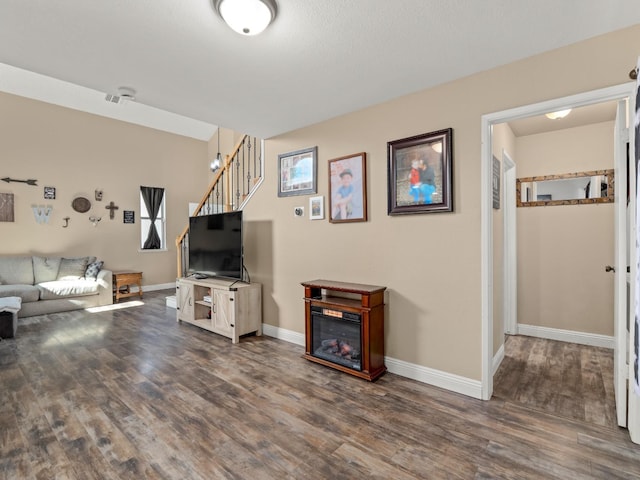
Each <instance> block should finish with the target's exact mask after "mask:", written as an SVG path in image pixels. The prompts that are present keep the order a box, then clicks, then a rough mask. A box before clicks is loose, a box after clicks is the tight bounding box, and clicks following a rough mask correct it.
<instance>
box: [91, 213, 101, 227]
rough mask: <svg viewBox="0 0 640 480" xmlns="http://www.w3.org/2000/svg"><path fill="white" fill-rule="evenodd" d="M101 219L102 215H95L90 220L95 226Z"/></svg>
mask: <svg viewBox="0 0 640 480" xmlns="http://www.w3.org/2000/svg"><path fill="white" fill-rule="evenodd" d="M100 220H102V217H94V216H93V215H92V216H90V217H89V221H90V222H91V223H92V224H93V226H94V227H95V226H96V225H98V222H99V221H100Z"/></svg>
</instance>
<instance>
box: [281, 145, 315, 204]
mask: <svg viewBox="0 0 640 480" xmlns="http://www.w3.org/2000/svg"><path fill="white" fill-rule="evenodd" d="M317 162H318V147H311V148H305V149H304V150H297V151H295V152H291V153H284V154H282V155H278V178H279V182H278V196H279V197H288V196H291V195H309V194H311V193H316V192H317V171H318V167H317Z"/></svg>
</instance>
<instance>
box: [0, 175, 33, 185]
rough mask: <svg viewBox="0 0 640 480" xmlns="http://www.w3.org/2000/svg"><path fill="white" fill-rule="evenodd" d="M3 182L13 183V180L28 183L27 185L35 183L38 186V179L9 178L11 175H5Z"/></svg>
mask: <svg viewBox="0 0 640 480" xmlns="http://www.w3.org/2000/svg"><path fill="white" fill-rule="evenodd" d="M2 181H3V182H7V183H11V182H16V183H26V184H27V185H33V186H36V185H38V183H37V182H38V180H33V179H29V180H16V179H15V178H9V177H4V178H3V179H2Z"/></svg>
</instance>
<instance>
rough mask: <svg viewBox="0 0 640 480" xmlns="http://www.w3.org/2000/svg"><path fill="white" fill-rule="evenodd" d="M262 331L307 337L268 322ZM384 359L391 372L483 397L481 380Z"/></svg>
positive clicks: (295, 338)
mask: <svg viewBox="0 0 640 480" xmlns="http://www.w3.org/2000/svg"><path fill="white" fill-rule="evenodd" d="M262 333H263V334H264V335H267V336H269V337H274V338H278V339H280V340H284V341H287V342H290V343H295V344H296V345H301V346H304V342H305V338H304V334H303V333H298V332H293V331H291V330H286V329H284V328H280V327H274V326H273V325H268V324H266V323H263V324H262ZM384 361H385V365H386V366H387V371H388V372H389V373H394V374H396V375H400V376H402V377H406V378H410V379H412V380H416V381H418V382H422V383H426V384H429V385H433V386H435V387H440V388H444V389H445V390H450V391H452V392H456V393H461V394H463V395H467V396H469V397H473V398H478V399H480V398H482V385H481V382H480V381H479V380H472V379H470V378H466V377H461V376H459V375H455V374H452V373H447V372H443V371H440V370H436V369H433V368H428V367H423V366H421V365H416V364H413V363H409V362H405V361H403V360H397V359H395V358H392V357H384Z"/></svg>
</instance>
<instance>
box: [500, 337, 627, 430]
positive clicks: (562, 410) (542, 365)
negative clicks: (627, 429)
mask: <svg viewBox="0 0 640 480" xmlns="http://www.w3.org/2000/svg"><path fill="white" fill-rule="evenodd" d="M493 381H494V385H493V395H494V397H496V398H499V399H502V400H504V401H508V402H514V403H517V404H519V405H523V406H525V407H527V408H531V409H533V410H538V411H541V412H546V413H550V414H553V415H558V416H560V417H565V418H570V419H573V420H579V421H584V422H589V423H594V424H596V425H602V426H606V427H610V428H616V426H617V424H618V423H617V420H616V404H615V396H614V392H613V350H610V349H607V348H599V347H589V346H586V345H578V344H575V343H567V342H558V341H555V340H546V339H543V338H534V337H525V336H521V335H514V336H507V339H506V342H505V357H504V360H503V361H502V364H501V365H500V368H498V371H497V372H496V374H495V376H494V379H493Z"/></svg>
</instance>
